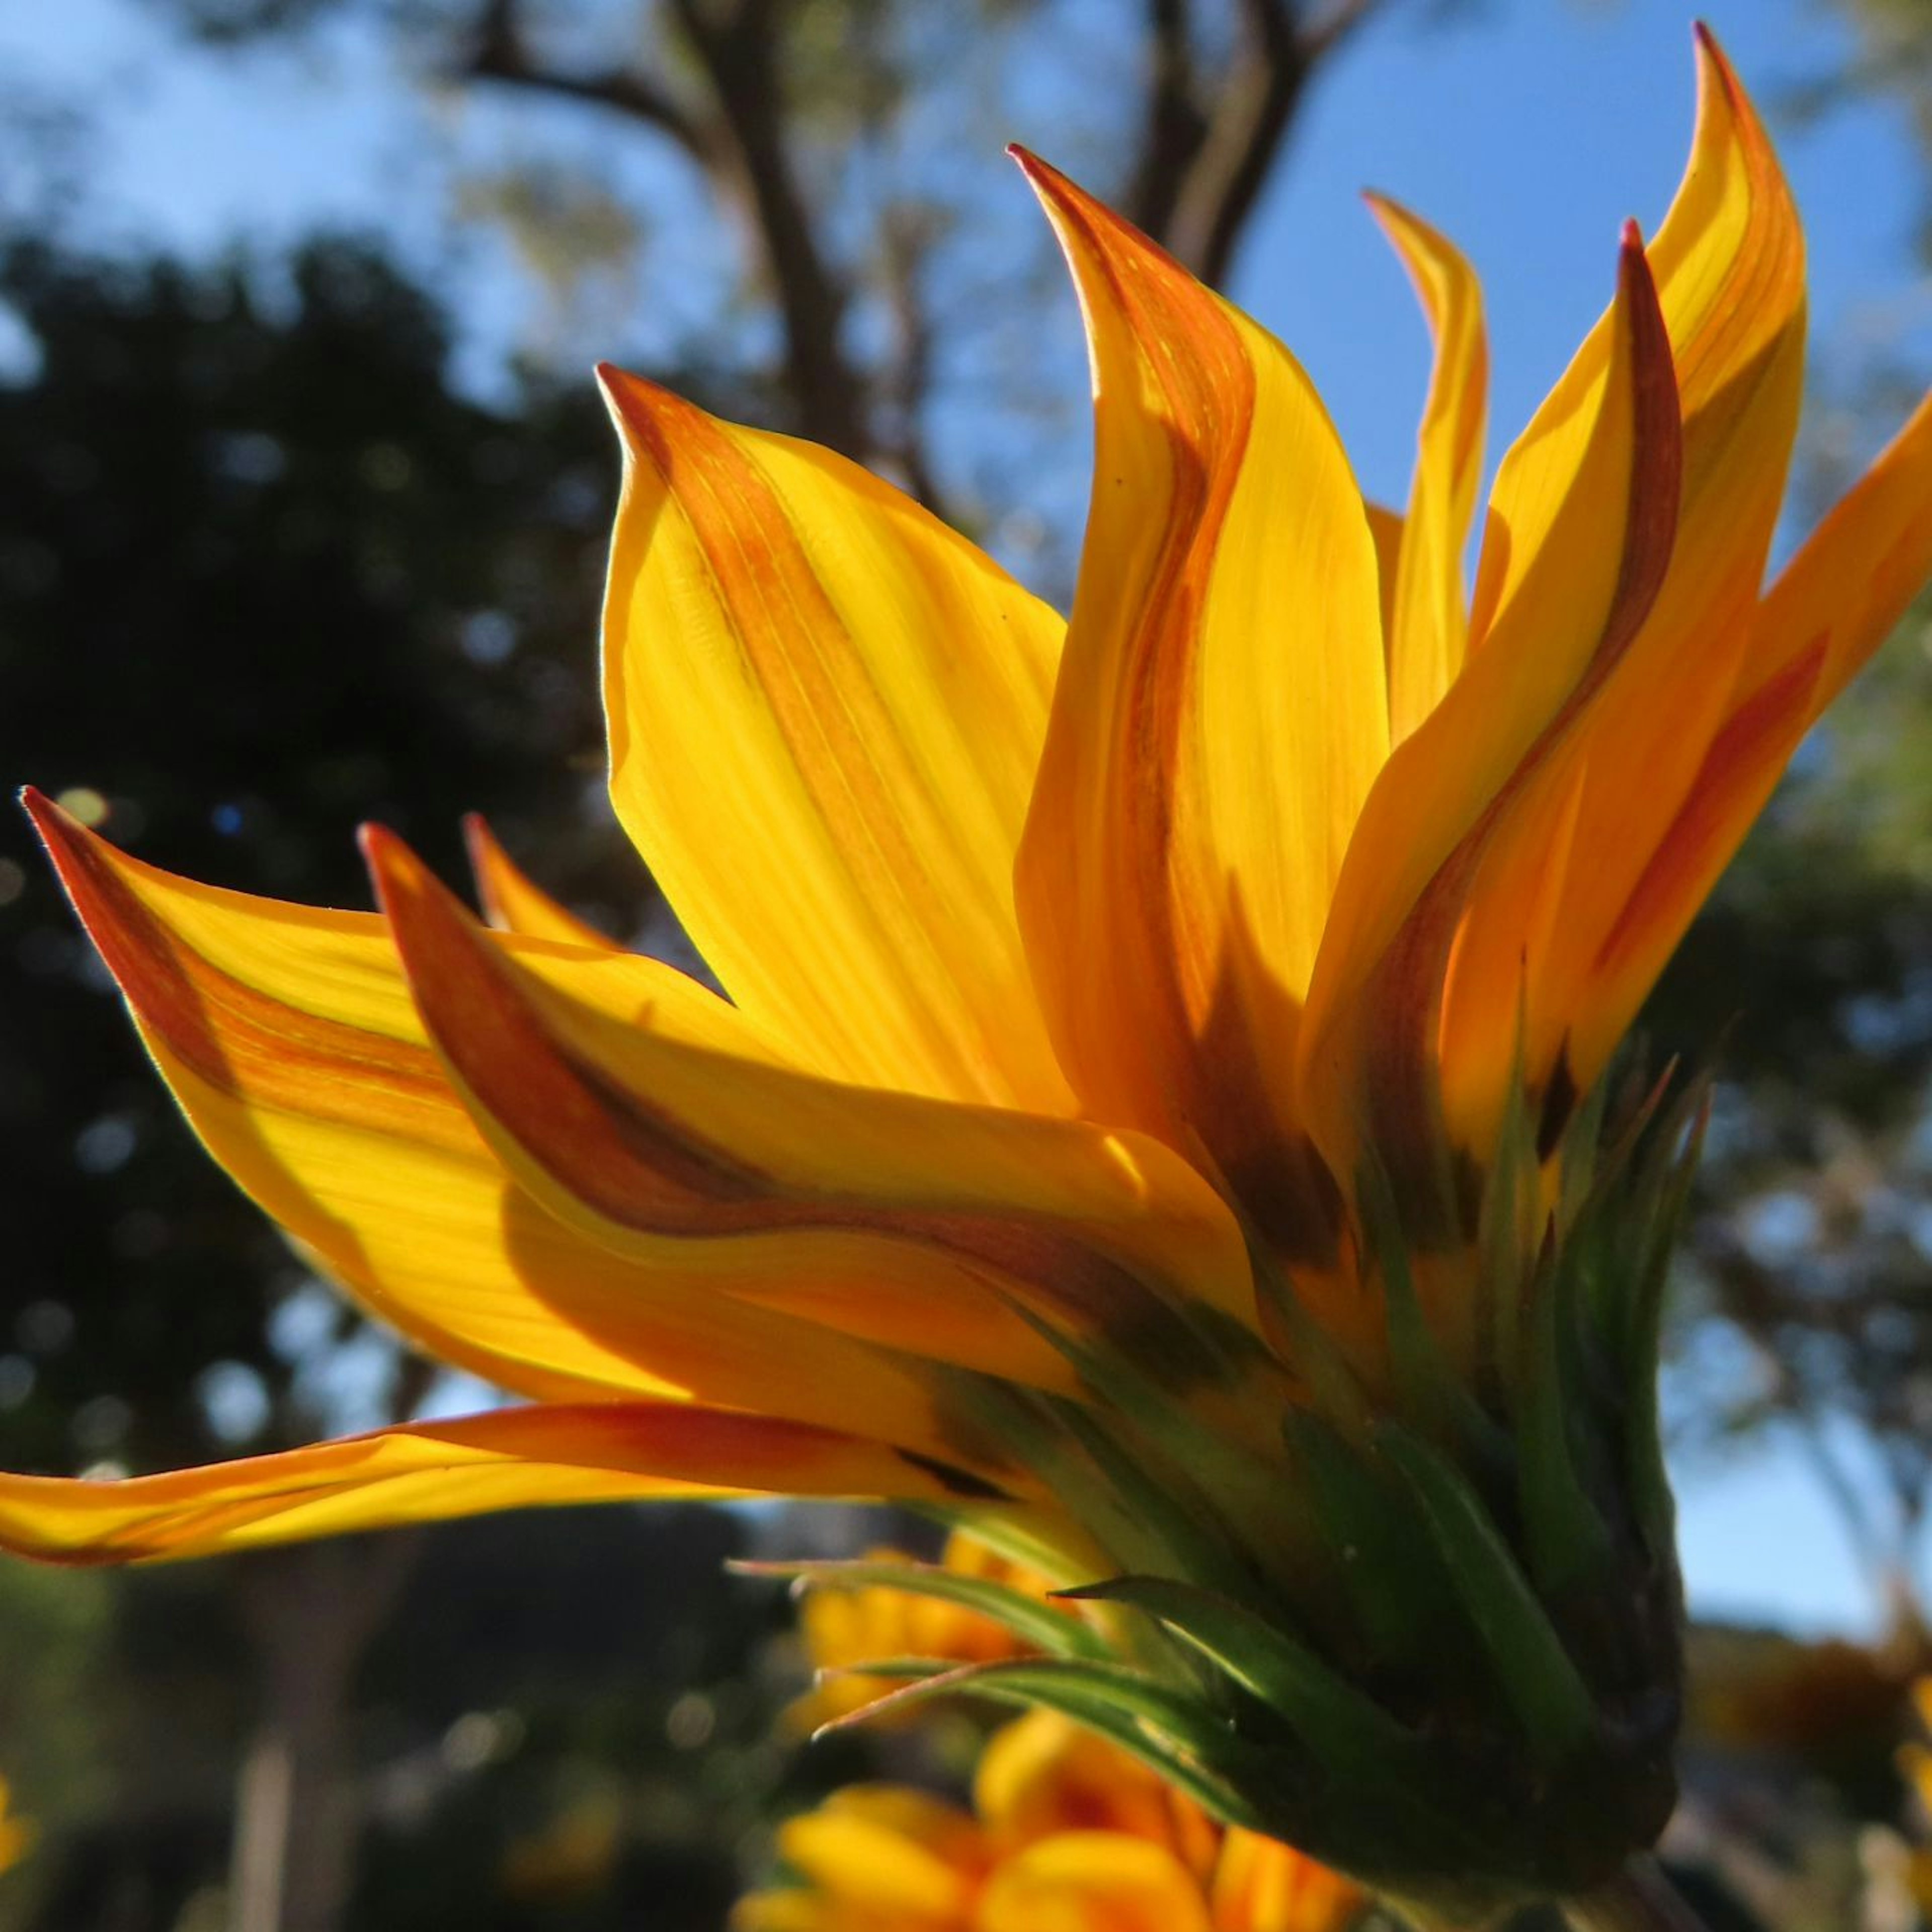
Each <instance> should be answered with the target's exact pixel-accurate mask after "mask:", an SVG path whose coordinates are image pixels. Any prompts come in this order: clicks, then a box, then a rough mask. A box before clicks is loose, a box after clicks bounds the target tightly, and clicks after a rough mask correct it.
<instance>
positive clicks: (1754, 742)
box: [1570, 637, 1827, 1068]
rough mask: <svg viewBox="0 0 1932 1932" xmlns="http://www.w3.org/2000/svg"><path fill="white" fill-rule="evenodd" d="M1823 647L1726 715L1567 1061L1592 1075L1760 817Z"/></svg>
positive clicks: (1601, 971) (1795, 737) (1604, 961)
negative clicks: (1592, 1069)
mask: <svg viewBox="0 0 1932 1932" xmlns="http://www.w3.org/2000/svg"><path fill="white" fill-rule="evenodd" d="M1826 655H1827V653H1826V642H1825V640H1824V639H1823V637H1820V638H1817V639H1816V640H1814V643H1813V644H1812V647H1811V649H1810V650H1809V651H1808V652H1805V653H1804V654H1802V655H1800V656H1799V657H1796V658H1793V659H1792V660H1791V661H1790V662H1789V663H1788V664H1786V665H1784V667H1783V669H1782V670H1781V672H1780V673H1779V674H1778V676H1775V677H1773V678H1772V679H1770V680H1769V682H1766V683H1763V684H1761V685H1758V686H1757V688H1756V689H1755V690H1754V691H1752V692H1751V695H1750V697H1748V699H1747V700H1745V702H1744V703H1742V704H1741V705H1740V706H1739V707H1738V709H1736V710H1735V711H1733V712H1732V714H1731V715H1730V717H1729V718H1727V719H1726V720H1725V721H1724V728H1723V730H1721V731H1720V732H1719V733H1718V735H1717V737H1716V738H1715V739H1714V740H1713V742H1712V745H1711V748H1710V749H1709V751H1707V752H1706V754H1705V756H1704V762H1703V766H1701V768H1700V769H1699V772H1698V774H1697V781H1696V782H1695V783H1694V784H1693V785H1692V786H1691V790H1690V793H1689V795H1688V796H1687V797H1686V798H1685V801H1684V802H1683V804H1682V805H1681V806H1680V807H1679V809H1678V812H1677V816H1676V818H1675V819H1674V820H1673V821H1672V823H1671V825H1670V829H1669V830H1668V831H1667V832H1666V833H1665V835H1664V838H1662V839H1661V841H1659V843H1658V846H1657V848H1656V850H1655V851H1654V852H1653V853H1652V855H1651V859H1650V863H1649V865H1647V866H1646V868H1645V869H1644V871H1643V873H1642V874H1641V875H1640V877H1639V878H1638V880H1637V886H1636V889H1634V891H1633V892H1631V895H1630V897H1629V898H1628V900H1627V901H1625V904H1624V907H1623V911H1622V916H1621V917H1620V918H1619V919H1618V921H1617V922H1616V924H1615V925H1614V926H1612V927H1611V929H1610V932H1609V933H1608V935H1607V936H1606V937H1605V938H1604V941H1603V942H1602V944H1601V945H1600V946H1599V947H1598V951H1597V953H1596V956H1595V959H1593V960H1592V962H1591V968H1592V970H1591V975H1590V980H1589V996H1588V998H1587V1000H1586V1001H1582V1002H1580V1007H1579V1013H1578V1017H1577V1021H1576V1022H1575V1025H1574V1031H1573V1033H1572V1035H1571V1049H1570V1050H1571V1052H1572V1053H1573V1054H1574V1056H1575V1058H1576V1061H1577V1064H1578V1065H1579V1066H1580V1067H1585V1068H1590V1067H1601V1066H1602V1065H1603V1064H1604V1063H1605V1062H1606V1061H1607V1060H1608V1059H1609V1058H1610V1055H1611V1053H1612V1052H1613V1051H1614V1050H1615V1049H1616V1043H1617V1041H1618V1040H1619V1039H1620V1038H1621V1037H1622V1034H1623V1032H1624V1030H1625V1028H1626V1027H1628V1025H1630V1023H1631V1021H1632V1020H1633V1019H1635V1018H1636V1016H1637V1009H1638V1007H1640V1006H1641V1005H1642V1004H1643V1000H1644V997H1645V995H1646V994H1648V993H1649V991H1650V989H1651V988H1652V986H1653V985H1655V983H1656V980H1657V976H1658V974H1660V973H1661V971H1663V970H1664V964H1665V962H1667V960H1668V959H1670V955H1671V954H1672V953H1673V951H1675V950H1676V946H1677V942H1678V941H1679V940H1680V939H1681V938H1683V936H1684V931H1685V927H1687V926H1688V925H1689V924H1690V922H1691V918H1692V916H1693V915H1694V913H1696V911H1697V908H1698V907H1700V905H1701V904H1703V902H1704V899H1705V898H1706V895H1707V894H1708V893H1709V891H1710V889H1711V888H1712V886H1714V885H1715V883H1717V880H1718V874H1719V873H1720V872H1721V871H1723V870H1724V867H1725V866H1726V865H1727V864H1729V863H1730V859H1731V856H1732V854H1733V853H1735V852H1736V850H1737V848H1738V847H1739V844H1741V843H1742V841H1743V839H1744V835H1745V832H1747V831H1748V830H1749V829H1750V828H1751V822H1752V821H1753V820H1754V819H1755V818H1756V817H1757V814H1759V813H1760V811H1763V808H1764V805H1765V802H1766V799H1769V797H1770V796H1771V793H1772V787H1774V786H1775V784H1777V782H1778V776H1779V774H1780V773H1781V772H1783V770H1784V767H1785V766H1786V765H1787V763H1789V762H1790V757H1791V754H1792V753H1793V751H1796V749H1797V748H1798V745H1799V740H1800V739H1802V738H1803V736H1804V735H1805V729H1806V727H1808V725H1809V724H1810V723H1811V719H1812V717H1813V715H1814V712H1813V706H1814V700H1815V698H1816V695H1817V689H1818V686H1819V684H1820V682H1821V679H1822V676H1823V670H1824V667H1825V663H1826Z"/></svg>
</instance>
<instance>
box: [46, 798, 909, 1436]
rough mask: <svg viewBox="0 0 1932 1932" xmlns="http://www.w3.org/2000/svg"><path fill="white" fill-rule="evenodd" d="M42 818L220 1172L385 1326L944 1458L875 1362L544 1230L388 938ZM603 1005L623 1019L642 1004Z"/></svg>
mask: <svg viewBox="0 0 1932 1932" xmlns="http://www.w3.org/2000/svg"><path fill="white" fill-rule="evenodd" d="M28 805H29V808H30V809H31V811H33V813H34V818H35V822H36V823H37V824H38V826H39V827H40V831H41V833H42V835H43V837H44V838H46V841H47V842H48V846H49V850H50V851H51V852H52V854H53V856H54V859H55V864H56V865H57V866H58V868H59V870H60V872H61V875H62V879H63V880H64V881H65V883H66V885H67V886H68V891H69V892H70V893H71V895H72V896H73V898H74V902H75V904H76V907H77V909H78V910H79V911H80V915H81V917H82V919H83V922H84V923H85V924H86V927H87V929H88V931H89V933H90V935H92V938H94V940H95V944H97V945H98V947H100V948H101V954H102V956H103V958H104V959H105V960H106V962H107V965H108V967H109V968H110V971H112V972H113V974H114V975H115V978H116V979H117V980H118V981H119V982H120V983H121V989H122V990H123V992H124V993H125V995H126V996H127V1001H128V1004H129V1007H130V1010H132V1012H133V1016H134V1018H135V1020H136V1024H137V1025H138V1026H139V1028H140V1030H141V1033H142V1038H143V1039H144V1040H145V1042H146V1043H147V1045H148V1049H149V1051H150V1052H151V1053H152V1054H153V1055H154V1059H155V1062H156V1064H157V1066H158V1067H160V1070H161V1072H162V1073H163V1076H165V1077H166V1079H167V1081H168V1082H169V1085H170V1086H171V1087H172V1088H173V1090H174V1091H175V1096H176V1097H177V1099H178V1100H179V1101H180V1102H181V1106H182V1108H183V1109H184V1112H186V1113H187V1116H188V1118H189V1120H190V1122H191V1124H193V1127H195V1129H196V1132H197V1133H199V1135H200V1136H201V1137H202V1140H203V1142H205V1144H206V1145H207V1146H208V1150H209V1151H210V1152H211V1154H214V1157H215V1158H216V1159H217V1160H218V1161H220V1163H221V1164H222V1166H224V1167H225V1168H226V1169H227V1170H228V1171H229V1173H230V1174H231V1175H233V1177H234V1178H235V1179H236V1181H238V1182H239V1184H241V1186H242V1187H243V1188H244V1189H245V1190H246V1191H247V1192H248V1193H249V1194H250V1195H251V1196H252V1197H253V1199H254V1200H255V1201H256V1202H258V1203H259V1204H260V1205H261V1206H262V1207H263V1208H264V1209H265V1210H266V1211H267V1212H268V1213H269V1214H271V1215H272V1216H273V1217H275V1220H277V1221H278V1222H279V1223H281V1226H283V1228H284V1229H285V1230H286V1231H287V1232H288V1233H289V1234H290V1235H291V1236H292V1237H293V1238H294V1239H295V1240H296V1241H297V1242H298V1243H299V1244H300V1245H301V1246H302V1247H303V1248H304V1249H305V1250H307V1251H308V1253H311V1255H312V1256H314V1258H315V1259H316V1260H317V1263H318V1264H319V1265H320V1266H321V1267H323V1268H325V1269H326V1271H328V1272H329V1274H331V1275H332V1277H335V1279H336V1280H339V1281H341V1282H342V1283H344V1285H345V1286H347V1287H348V1288H350V1289H351V1290H352V1291H353V1292H355V1293H356V1295H357V1297H358V1298H359V1300H360V1301H362V1303H363V1304H364V1305H365V1307H367V1308H368V1310H369V1311H370V1312H371V1313H372V1314H374V1315H375V1316H377V1317H378V1319H382V1320H384V1321H386V1322H389V1323H390V1324H391V1325H393V1326H394V1327H395V1328H397V1329H398V1330H399V1331H401V1333H402V1334H404V1335H405V1336H407V1337H408V1338H409V1339H410V1340H412V1341H413V1342H415V1343H418V1344H419V1345H420V1346H422V1347H423V1348H425V1349H427V1350H428V1351H429V1352H431V1354H433V1355H435V1356H437V1358H440V1359H441V1360H443V1361H449V1362H452V1363H455V1364H458V1366H460V1367H464V1368H466V1369H469V1370H472V1372H473V1373H476V1374H478V1375H481V1376H484V1377H486V1378H487V1379H489V1380H491V1381H493V1382H496V1383H498V1384H499V1385H502V1386H503V1387H505V1388H509V1389H512V1390H514V1391H517V1392H518V1393H520V1394H526V1395H530V1396H534V1397H541V1398H545V1399H549V1400H582V1399H584V1398H586V1397H590V1398H597V1399H608V1398H610V1397H616V1396H622V1395H634V1394H694V1395H696V1396H698V1397H702V1398H703V1399H706V1400H711V1401H714V1402H721V1403H728V1404H732V1405H734V1406H742V1407H745V1408H766V1409H772V1410H774V1411H775V1412H776V1413H778V1414H780V1415H795V1416H799V1417H801V1418H802V1419H804V1420H807V1421H820V1422H826V1423H830V1424H835V1425H837V1424H843V1423H846V1422H849V1421H850V1418H851V1417H852V1416H853V1415H865V1416H866V1417H867V1418H868V1421H876V1422H877V1426H878V1427H880V1429H881V1430H883V1431H886V1432H887V1433H896V1434H897V1436H898V1437H899V1438H900V1439H902V1440H904V1441H905V1442H907V1443H908V1444H909V1445H912V1446H914V1447H917V1448H923V1449H925V1450H926V1451H928V1452H929V1453H932V1454H938V1453H940V1452H941V1448H942V1445H943V1441H944V1430H942V1428H941V1424H940V1422H939V1421H938V1418H937V1415H936V1414H935V1410H934V1408H933V1405H932V1398H931V1397H930V1395H929V1393H928V1391H926V1389H925V1388H923V1387H922V1385H920V1384H919V1382H917V1381H916V1380H915V1379H913V1378H912V1377H911V1376H909V1375H907V1373H905V1372H904V1370H901V1369H900V1368H898V1367H895V1366H894V1365H893V1364H891V1363H889V1362H888V1361H886V1360H885V1359H884V1358H881V1357H880V1356H879V1355H877V1354H876V1353H874V1352H873V1351H871V1350H870V1349H867V1348H866V1347H865V1346H863V1345H862V1344H860V1343H856V1342H854V1341H853V1340H850V1339H848V1338H847V1337H844V1336H843V1335H840V1334H835V1333H832V1332H830V1331H827V1330H826V1329H824V1328H820V1327H819V1326H817V1325H814V1324H811V1323H808V1322H805V1321H803V1320H800V1319H793V1318H792V1317H790V1316H787V1315H785V1314H784V1313H780V1312H776V1311H772V1310H765V1309H763V1308H760V1307H755V1306H753V1305H751V1304H749V1303H748V1302H745V1301H739V1300H736V1299H733V1298H732V1297H731V1296H730V1295H729V1294H728V1293H727V1292H724V1289H727V1288H728V1286H729V1278H728V1276H727V1277H725V1278H724V1280H721V1278H720V1273H719V1271H718V1270H717V1269H716V1268H712V1269H710V1270H708V1271H707V1270H703V1269H699V1268H689V1267H686V1268H679V1267H677V1266H675V1265H671V1264H670V1262H669V1261H668V1260H667V1261H666V1262H664V1265H660V1266H656V1267H653V1268H649V1269H646V1268H640V1267H639V1266H638V1265H636V1264H635V1263H634V1262H627V1261H626V1260H625V1259H623V1258H622V1257H621V1256H617V1255H615V1254H613V1253H611V1252H610V1250H607V1249H606V1248H604V1247H600V1246H598V1244H595V1243H593V1242H590V1241H586V1240H585V1239H584V1238H583V1237H582V1236H581V1235H577V1234H575V1233H573V1232H571V1229H569V1228H568V1227H567V1226H565V1224H564V1223H562V1222H561V1221H559V1220H558V1219H557V1218H556V1217H555V1216H554V1215H553V1214H550V1213H548V1212H547V1211H545V1210H544V1208H541V1207H539V1206H538V1204H537V1203H536V1202H535V1201H534V1200H533V1199H531V1198H530V1196H529V1195H528V1194H526V1193H525V1192H524V1191H523V1190H522V1189H521V1188H520V1187H518V1186H517V1184H516V1183H515V1182H514V1181H513V1180H512V1178H511V1176H510V1175H509V1174H508V1172H506V1171H505V1169H504V1167H503V1166H502V1163H500V1162H499V1160H497V1158H496V1156H495V1155H494V1154H492V1153H491V1152H490V1149H489V1148H488V1147H487V1145H485V1143H484V1141H483V1139H482V1138H481V1136H480V1135H479V1134H478V1133H477V1131H476V1129H475V1126H474V1124H472V1121H471V1119H470V1117H469V1113H468V1112H467V1111H466V1109H465V1108H464V1107H463V1104H462V1103H461V1102H460V1100H458V1097H457V1096H456V1094H455V1092H454V1091H452V1089H451V1088H450V1086H449V1082H448V1080H447V1079H446V1076H445V1074H444V1073H443V1067H442V1065H441V1063H440V1061H439V1060H438V1058H437V1055H436V1053H435V1052H434V1049H433V1048H432V1047H431V1044H430V1042H429V1040H428V1037H427V1035H426V1034H425V1032H424V1031H423V1027H422V1022H421V1020H420V1019H419V1017H418V1016H417V1013H416V1004H415V1002H414V1001H413V998H411V997H410V990H409V987H408V984H407V981H406V980H405V979H404V975H403V972H402V969H401V965H400V963H399V962H398V959H397V957H396V955H395V948H394V947H393V946H392V944H391V941H390V938H389V932H388V929H387V928H386V926H385V924H384V922H383V921H382V920H381V919H380V918H378V917H377V916H374V915H371V914H359V913H336V912H323V911H317V910H311V909H310V908H308V907H302V906H293V905H288V904H282V903H281V902H279V901H274V900H269V899H260V898H251V897H250V896H248V895H246V894H243V893H238V892H223V891H220V890H217V889H215V888H213V887H211V886H202V885H198V884H196V883H194V882H193V881H192V880H186V879H182V878H178V877H175V876H174V875H172V874H169V873H166V872H163V871H160V870H159V869H158V868H155V867H154V866H151V865H145V864H143V863H142V862H140V861H139V860H137V859H133V858H130V857H129V856H127V854H126V853H121V852H119V851H117V850H115V848H114V847H113V846H111V845H110V844H107V842H106V841H104V840H103V839H101V838H98V837H96V836H95V835H94V834H92V833H91V832H87V831H86V830H85V829H83V828H82V827H81V826H80V825H78V824H77V823H75V822H74V820H72V819H71V818H70V817H68V816H67V815H66V814H64V813H62V812H61V811H59V809H58V808H57V807H55V806H53V805H51V804H50V803H49V802H47V801H46V800H45V799H40V798H38V797H36V796H30V797H29V799H28ZM505 943H506V944H525V945H527V946H531V947H541V944H542V942H538V941H511V942H505ZM593 957H595V958H596V959H608V960H609V961H610V971H611V973H612V974H613V975H615V974H619V973H630V972H649V971H652V964H651V962H643V961H639V962H634V964H631V963H630V962H629V956H623V955H616V954H612V953H603V952H600V953H598V954H596V955H595V956H593ZM657 970H658V971H661V972H663V973H664V974H668V973H669V970H670V969H668V968H663V969H657ZM673 977H675V976H673ZM654 983H655V982H654ZM685 984H686V985H689V984H690V983H688V982H686V983H685ZM595 990H596V992H597V996H598V997H599V998H604V1000H605V1001H607V1004H610V1005H611V1006H612V1007H615V1008H616V1009H617V1010H624V1008H623V1006H622V1002H623V1001H624V1000H625V998H627V997H631V996H632V995H634V989H628V988H626V987H624V986H614V985H613V986H610V988H609V989H608V990H606V983H604V982H603V981H599V982H598V983H597V986H596V989H595ZM691 992H692V995H693V999H692V1001H691V1004H693V1005H694V1006H696V1005H697V1002H698V1001H706V1002H709V1004H710V1005H712V1006H718V1007H721V1004H722V1003H721V1002H718V1001H716V1000H715V998H714V997H713V996H712V995H708V994H706V993H705V992H704V991H703V989H702V988H697V987H692V988H691ZM697 1010H700V1011H702V1010H704V1009H703V1007H698V1008H697Z"/></svg>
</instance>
